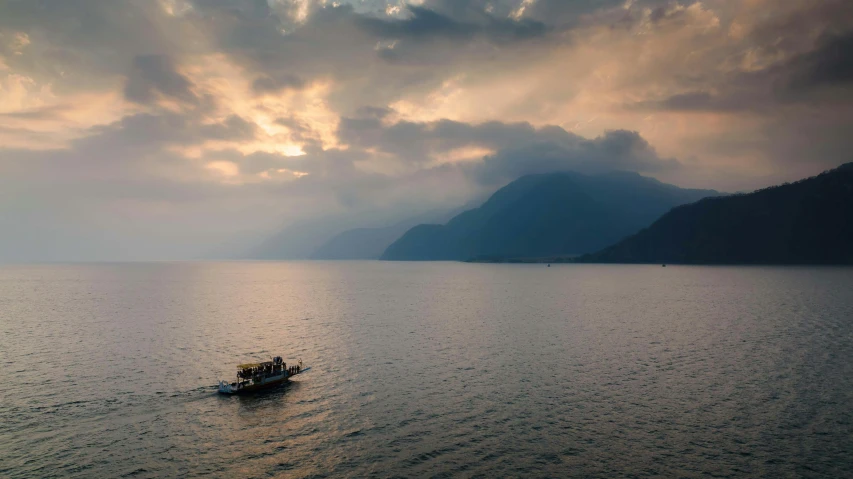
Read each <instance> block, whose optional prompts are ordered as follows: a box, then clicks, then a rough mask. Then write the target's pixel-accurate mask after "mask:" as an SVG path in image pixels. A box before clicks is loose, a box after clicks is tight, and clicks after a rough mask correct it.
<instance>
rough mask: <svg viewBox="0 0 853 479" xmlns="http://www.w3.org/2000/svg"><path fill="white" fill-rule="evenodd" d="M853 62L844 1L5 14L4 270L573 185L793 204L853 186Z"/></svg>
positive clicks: (0, 170) (70, 6) (516, 1)
mask: <svg viewBox="0 0 853 479" xmlns="http://www.w3.org/2000/svg"><path fill="white" fill-rule="evenodd" d="M851 51H853V3H851V2H849V1H844V0H826V1H824V2H820V3H819V4H813V2H808V1H806V0H791V1H790V2H783V3H776V2H769V1H764V2H761V1H753V2H728V1H723V0H707V1H705V2H697V1H680V2H676V1H664V0H661V1H657V0H638V1H634V2H628V3H626V2H624V1H622V0H619V1H611V0H603V1H592V0H589V1H577V2H566V1H557V0H537V1H532V2H531V1H523V0H493V1H485V0H426V1H424V2H418V4H412V5H405V4H402V3H401V2H397V1H396V0H395V1H388V2H385V1H379V0H374V1H368V2H351V3H346V2H345V3H343V4H342V5H339V6H332V5H331V4H329V3H325V2H319V1H303V0H299V1H297V0H292V1H291V0H271V1H266V0H192V1H189V0H158V1H153V0H116V1H109V2H107V1H101V0H40V1H11V0H6V1H2V0H0V97H2V98H0V141H2V142H3V143H4V144H6V145H7V146H3V147H0V192H2V193H0V195H2V196H0V199H2V203H0V229H2V230H3V231H4V232H8V233H7V234H4V235H3V236H4V237H3V238H2V239H0V260H2V259H7V260H8V259H19V260H26V259H92V258H110V259H116V258H137V259H145V258H161V257H186V256H192V252H193V251H199V250H203V249H204V248H207V247H209V246H210V245H213V244H216V243H218V242H220V241H222V240H224V239H226V238H227V237H229V236H230V235H232V234H233V232H234V231H236V230H251V231H262V230H270V229H272V228H273V226H275V225H278V224H280V223H281V222H286V221H292V220H297V219H300V218H304V217H306V216H311V215H318V214H325V213H329V212H341V211H352V212H359V213H360V214H364V213H365V212H370V211H381V212H383V213H381V214H387V213H388V212H389V211H391V210H393V211H394V214H395V215H399V213H400V212H401V211H412V212H416V211H425V210H428V209H432V208H434V207H436V206H445V205H452V204H460V203H463V202H464V201H466V200H467V199H468V198H470V197H471V196H472V195H475V194H481V193H483V192H485V191H489V190H491V189H494V188H496V187H498V186H500V185H502V184H505V183H506V182H508V181H511V180H512V179H514V178H516V177H518V176H520V175H523V174H527V173H538V172H545V171H553V170H568V169H571V170H579V171H586V172H595V171H604V170H610V169H625V170H632V171H639V172H643V173H647V174H651V175H658V176H661V177H662V178H664V179H666V180H670V181H675V182H682V183H687V184H688V185H689V186H705V187H714V188H719V189H739V187H740V185H741V184H745V185H748V186H755V187H758V186H764V184H766V183H768V182H772V181H777V180H787V179H794V178H796V177H798V176H803V175H805V174H809V173H814V172H817V171H820V170H822V169H825V168H829V167H832V166H835V165H837V164H839V163H842V162H844V161H850V160H851V158H850V154H849V151H851V148H852V147H853V139H852V138H851V137H850V135H849V133H848V132H847V130H848V127H847V125H849V124H851V123H853V110H852V109H851V107H852V106H853V94H851V91H853V89H851V86H853V85H851V83H853V57H851V53H850V52H851ZM110 95H112V96H110ZM99 102H102V103H99ZM599 117H604V118H605V119H603V120H601V119H598V118H599ZM661 118H663V119H665V120H660V119H661ZM596 121H597V122H598V123H595V122H596ZM656 121H661V122H664V121H665V123H661V125H663V126H661V127H660V128H657V129H655V128H652V127H648V128H647V125H649V124H653V123H652V122H656ZM585 125H601V126H596V127H595V129H594V130H592V129H588V130H584V128H592V127H588V126H585ZM635 130H642V133H640V132H638V131H635ZM660 130H663V133H661V132H660ZM649 135H653V136H654V138H656V139H657V141H649V140H648V138H650V136H649ZM13 140H14V141H13ZM658 141H660V142H662V143H664V145H663V146H661V145H659V144H658ZM685 145H687V146H685ZM658 151H664V153H662V154H661V153H658ZM296 152H298V153H299V155H296ZM672 152H676V153H675V154H673V153H672ZM676 157H677V159H676ZM768 171H769V173H768ZM743 173H753V174H754V175H755V176H754V177H744V178H745V179H744V180H743V182H742V183H741V182H738V181H736V180H735V177H737V175H738V174H743ZM761 175H765V176H766V178H763V179H762V178H760V177H761ZM377 215H380V213H377Z"/></svg>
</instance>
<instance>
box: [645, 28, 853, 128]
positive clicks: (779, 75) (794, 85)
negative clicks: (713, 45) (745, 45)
mask: <svg viewBox="0 0 853 479" xmlns="http://www.w3.org/2000/svg"><path fill="white" fill-rule="evenodd" d="M851 84H853V30H851V31H849V32H844V33H842V34H838V35H836V34H825V35H823V36H822V37H821V38H819V39H818V41H817V42H816V44H815V46H814V48H813V49H811V50H809V51H806V52H804V53H800V54H796V55H793V56H792V57H790V58H788V59H786V60H784V61H780V62H777V63H774V64H771V65H769V66H767V67H765V68H763V69H759V70H756V71H749V72H743V71H736V72H732V73H731V74H729V75H728V76H727V77H725V78H724V79H722V80H721V81H718V82H717V83H716V84H714V85H713V88H714V89H715V90H717V91H716V92H715V93H711V92H709V91H701V90H700V91H688V92H684V93H678V94H675V95H671V96H669V97H666V98H664V99H661V100H653V101H643V102H638V103H637V104H635V105H633V107H639V108H647V109H658V110H669V111H719V112H726V111H729V112H736V111H744V110H754V111H768V110H770V109H772V108H774V107H779V106H789V105H797V104H801V105H811V106H816V105H821V104H824V105H826V106H827V107H830V108H835V107H844V105H847V107H853V92H851V91H849V89H848V91H843V90H842V91H839V92H838V93H836V94H833V95H831V96H826V95H822V94H821V92H822V90H825V89H827V88H837V89H845V88H846V87H848V86H850V85H851Z"/></svg>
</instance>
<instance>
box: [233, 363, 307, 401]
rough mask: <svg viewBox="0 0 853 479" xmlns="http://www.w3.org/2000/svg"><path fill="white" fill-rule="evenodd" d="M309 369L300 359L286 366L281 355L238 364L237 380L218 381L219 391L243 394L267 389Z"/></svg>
mask: <svg viewBox="0 0 853 479" xmlns="http://www.w3.org/2000/svg"><path fill="white" fill-rule="evenodd" d="M309 369H311V368H310V367H309V368H306V367H304V366H303V365H302V360H301V359H300V360H299V362H298V363H296V364H295V365H292V366H288V365H287V363H285V362H284V360H283V359H281V356H276V357H274V358H271V360H270V361H264V362H261V363H246V364H240V365H238V366H237V380H236V381H226V380H221V381H219V392H220V393H221V394H243V393H251V392H255V391H260V390H262V389H269V388H271V387H274V386H277V385H279V384H282V383H285V382H287V381H289V380H290V378H291V377H293V376H296V375H297V374H302V373H304V372H306V371H308V370H309Z"/></svg>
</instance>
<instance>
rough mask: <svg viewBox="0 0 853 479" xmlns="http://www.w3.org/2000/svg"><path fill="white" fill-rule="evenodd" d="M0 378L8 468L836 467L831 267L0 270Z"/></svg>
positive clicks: (138, 471)
mask: <svg viewBox="0 0 853 479" xmlns="http://www.w3.org/2000/svg"><path fill="white" fill-rule="evenodd" d="M271 355H282V356H284V357H285V359H286V360H287V361H288V362H292V361H295V360H297V359H299V358H301V359H302V360H303V361H304V363H305V364H306V365H308V366H312V370H311V371H309V372H308V373H306V374H305V375H300V376H298V377H297V378H295V379H294V381H293V382H292V383H290V384H288V385H285V386H282V387H280V388H277V389H275V390H272V391H269V392H265V393H261V394H258V395H255V396H247V397H227V396H220V395H218V394H217V393H216V389H215V387H214V386H215V384H216V382H217V380H218V379H220V378H230V377H233V374H234V366H235V365H236V364H237V363H240V362H244V361H250V360H256V359H265V358H268V357H269V356H271ZM0 385H2V396H0V477H9V478H29V477H35V478H47V477H72V478H73V477H200V476H205V477H241V478H242V477H258V478H265V477H486V478H493V477H514V476H528V477H585V478H591V477H608V478H611V477H696V478H699V477H702V478H705V477H767V478H782V477H828V478H840V477H853V269H849V268H848V269H845V268H806V267H801V268H782V267H778V268H773V267H683V266H669V267H667V268H661V267H660V266H620V265H554V266H552V267H551V268H546V267H545V266H544V265H483V264H463V263H384V262H291V263H275V262H270V263H264V262H258V263H254V262H245V263H240V262H235V263H158V264H97V265H33V266H2V267H0Z"/></svg>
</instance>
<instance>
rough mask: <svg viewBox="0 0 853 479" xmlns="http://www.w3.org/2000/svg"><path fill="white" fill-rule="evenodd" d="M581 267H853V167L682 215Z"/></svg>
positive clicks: (703, 204) (710, 202)
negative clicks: (728, 265) (663, 264)
mask: <svg viewBox="0 0 853 479" xmlns="http://www.w3.org/2000/svg"><path fill="white" fill-rule="evenodd" d="M578 261H580V262H600V263H687V264H853V163H847V164H846V165H842V166H840V167H838V168H836V169H834V170H831V171H828V172H825V173H823V174H821V175H818V176H815V177H813V178H808V179H805V180H801V181H798V182H796V183H793V184H784V185H781V186H776V187H772V188H767V189H764V190H759V191H756V192H754V193H750V194H743V195H733V196H727V197H724V198H708V199H704V200H702V201H699V202H697V203H694V204H691V205H685V206H681V207H678V208H675V209H673V210H672V211H670V212H669V213H667V214H665V215H664V216H663V217H661V218H660V219H659V220H657V221H656V222H654V224H652V225H651V226H650V227H649V228H647V229H644V230H643V231H641V232H639V233H637V234H636V235H634V236H632V237H630V238H626V239H624V240H623V241H620V242H619V243H617V244H615V245H613V246H611V247H609V248H606V249H604V250H603V251H601V252H598V253H595V254H591V255H587V256H584V257H582V258H579V259H578Z"/></svg>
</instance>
